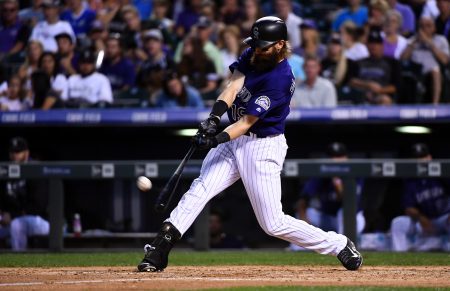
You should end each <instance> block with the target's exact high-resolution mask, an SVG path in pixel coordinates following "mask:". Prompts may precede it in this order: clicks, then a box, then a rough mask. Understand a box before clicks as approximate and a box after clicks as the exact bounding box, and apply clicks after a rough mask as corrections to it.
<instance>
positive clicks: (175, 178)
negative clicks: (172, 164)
mask: <svg viewBox="0 0 450 291" xmlns="http://www.w3.org/2000/svg"><path fill="white" fill-rule="evenodd" d="M195 149H196V147H195V145H191V147H190V149H189V151H188V152H187V154H186V156H185V157H184V159H183V160H182V161H181V163H180V165H179V166H178V168H177V169H176V170H175V172H174V173H173V175H172V177H170V179H169V181H168V182H167V184H166V186H164V188H163V189H162V191H161V193H159V195H158V197H157V198H156V202H155V210H156V212H159V213H161V212H164V211H165V210H166V209H167V206H168V205H169V203H170V200H171V199H172V196H173V193H175V190H176V189H177V186H178V182H179V181H180V178H181V174H182V173H183V169H184V166H185V165H186V163H187V162H188V161H189V159H190V158H191V156H192V154H193V153H194V152H195Z"/></svg>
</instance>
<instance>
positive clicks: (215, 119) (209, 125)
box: [198, 114, 220, 136]
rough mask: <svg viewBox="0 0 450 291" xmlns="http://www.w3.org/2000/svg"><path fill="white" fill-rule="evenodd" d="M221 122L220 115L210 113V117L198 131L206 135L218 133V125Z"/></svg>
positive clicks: (201, 124) (201, 123)
mask: <svg viewBox="0 0 450 291" xmlns="http://www.w3.org/2000/svg"><path fill="white" fill-rule="evenodd" d="M219 124H220V117H219V116H215V115H212V114H210V115H209V117H208V118H207V119H205V120H203V121H202V122H200V125H199V126H198V132H199V133H201V134H204V135H206V136H214V135H216V133H217V127H218V126H219Z"/></svg>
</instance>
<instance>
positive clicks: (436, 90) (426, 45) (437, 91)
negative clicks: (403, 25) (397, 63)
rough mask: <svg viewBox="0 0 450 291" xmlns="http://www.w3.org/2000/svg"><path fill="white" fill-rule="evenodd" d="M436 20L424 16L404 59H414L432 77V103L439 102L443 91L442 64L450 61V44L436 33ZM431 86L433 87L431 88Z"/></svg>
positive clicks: (411, 39) (404, 53) (410, 40)
mask: <svg viewBox="0 0 450 291" xmlns="http://www.w3.org/2000/svg"><path fill="white" fill-rule="evenodd" d="M435 32H436V27H435V25H434V21H433V19H431V18H428V17H422V18H421V19H420V21H419V31H418V32H417V33H416V35H415V36H413V37H411V38H410V39H409V40H408V46H407V47H406V49H405V50H404V51H403V54H402V56H401V58H402V59H403V60H412V61H413V62H416V63H419V64H421V65H422V73H423V74H424V75H427V76H428V77H429V79H431V86H429V87H428V88H429V89H430V90H428V92H429V93H431V94H428V96H429V99H431V103H433V104H438V103H439V101H440V98H441V92H442V76H441V68H440V66H446V65H448V63H449V55H450V50H449V44H448V42H447V40H446V39H445V37H444V36H442V35H438V34H436V33H435ZM430 87H431V88H430Z"/></svg>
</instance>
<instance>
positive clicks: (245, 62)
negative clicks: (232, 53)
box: [229, 48, 253, 75]
mask: <svg viewBox="0 0 450 291" xmlns="http://www.w3.org/2000/svg"><path fill="white" fill-rule="evenodd" d="M252 53H253V50H252V49H251V48H248V49H246V50H245V51H244V52H243V53H242V54H241V55H240V56H239V58H238V60H237V61H235V62H234V63H232V64H231V65H230V66H229V69H230V71H231V72H232V73H233V72H234V70H235V69H237V70H238V71H239V72H241V73H243V74H244V75H245V74H246V73H247V72H248V71H249V67H250V58H251V57H252Z"/></svg>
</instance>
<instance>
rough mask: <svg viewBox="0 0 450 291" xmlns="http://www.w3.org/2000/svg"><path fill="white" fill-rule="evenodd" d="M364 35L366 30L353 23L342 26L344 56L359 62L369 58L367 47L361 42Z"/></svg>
mask: <svg viewBox="0 0 450 291" xmlns="http://www.w3.org/2000/svg"><path fill="white" fill-rule="evenodd" d="M363 33H364V29H362V28H358V27H356V25H355V24H354V23H353V22H346V23H344V24H343V25H342V26H341V38H342V45H343V46H344V54H345V56H346V57H347V58H348V59H350V60H352V61H358V60H361V59H364V58H367V57H368V56H369V51H368V50H367V47H366V45H365V44H363V43H362V42H361V41H360V40H361V37H362V36H363Z"/></svg>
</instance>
